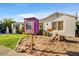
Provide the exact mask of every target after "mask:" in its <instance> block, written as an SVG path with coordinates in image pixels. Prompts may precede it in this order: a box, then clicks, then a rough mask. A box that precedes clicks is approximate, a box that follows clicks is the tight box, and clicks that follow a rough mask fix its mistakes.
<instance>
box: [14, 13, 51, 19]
mask: <svg viewBox="0 0 79 59" xmlns="http://www.w3.org/2000/svg"><path fill="white" fill-rule="evenodd" d="M51 13H52V12H40V13H27V14H26V13H25V14H19V15H16V16H17V17H20V18H30V17H36V18H38V19H41V18H44V17H46V16H48V15H50V14H51Z"/></svg>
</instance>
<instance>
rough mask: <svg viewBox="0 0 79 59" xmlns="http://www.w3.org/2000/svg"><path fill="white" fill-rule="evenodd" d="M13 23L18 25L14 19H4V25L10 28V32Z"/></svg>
mask: <svg viewBox="0 0 79 59" xmlns="http://www.w3.org/2000/svg"><path fill="white" fill-rule="evenodd" d="M12 23H16V21H14V20H13V19H12V18H4V19H3V23H2V24H3V26H4V27H7V26H8V28H9V30H10V32H11V24H12Z"/></svg>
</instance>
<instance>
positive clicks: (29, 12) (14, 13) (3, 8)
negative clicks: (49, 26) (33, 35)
mask: <svg viewBox="0 0 79 59" xmlns="http://www.w3.org/2000/svg"><path fill="white" fill-rule="evenodd" d="M56 11H58V12H64V13H68V14H75V12H78V13H79V4H77V3H73V4H72V3H70V4H68V3H0V20H1V19H2V18H6V17H8V18H13V19H14V20H16V21H23V18H25V17H33V16H35V17H37V18H38V19H41V18H43V17H46V16H48V15H50V14H52V13H54V12H56Z"/></svg>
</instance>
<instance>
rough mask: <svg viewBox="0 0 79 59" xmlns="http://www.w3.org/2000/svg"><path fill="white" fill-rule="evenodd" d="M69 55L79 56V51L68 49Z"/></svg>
mask: <svg viewBox="0 0 79 59" xmlns="http://www.w3.org/2000/svg"><path fill="white" fill-rule="evenodd" d="M67 55H69V56H79V52H73V51H67Z"/></svg>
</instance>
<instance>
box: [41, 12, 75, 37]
mask: <svg viewBox="0 0 79 59" xmlns="http://www.w3.org/2000/svg"><path fill="white" fill-rule="evenodd" d="M75 21H76V16H74V15H69V14H64V13H58V12H56V13H54V14H51V15H49V16H48V17H46V18H43V19H41V20H40V22H41V23H43V31H48V29H51V30H52V31H51V32H57V33H59V34H60V35H64V36H71V37H75Z"/></svg>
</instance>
